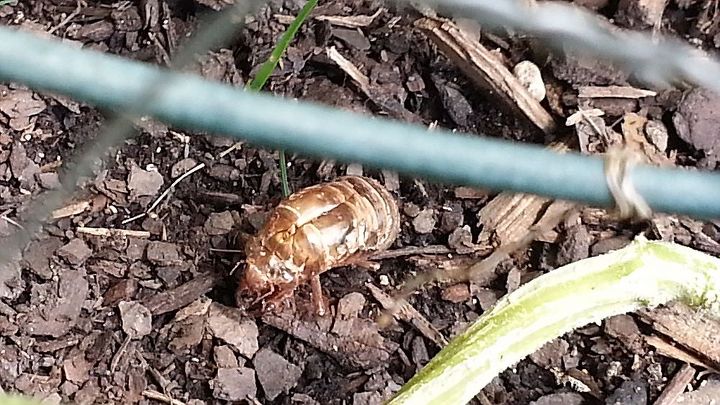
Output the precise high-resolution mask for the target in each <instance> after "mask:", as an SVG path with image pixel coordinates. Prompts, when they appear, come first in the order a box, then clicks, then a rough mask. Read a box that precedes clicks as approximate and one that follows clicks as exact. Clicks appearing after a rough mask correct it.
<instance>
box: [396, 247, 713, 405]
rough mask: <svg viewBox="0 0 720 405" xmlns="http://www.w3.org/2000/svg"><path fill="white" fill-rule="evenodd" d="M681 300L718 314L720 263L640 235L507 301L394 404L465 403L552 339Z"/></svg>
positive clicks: (416, 378)
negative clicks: (628, 243)
mask: <svg viewBox="0 0 720 405" xmlns="http://www.w3.org/2000/svg"><path fill="white" fill-rule="evenodd" d="M673 300H679V301H682V302H684V303H686V304H688V305H691V306H693V307H695V308H702V309H704V310H706V311H707V312H706V313H707V314H710V315H713V316H715V317H720V259H718V258H715V257H712V256H710V255H706V254H704V253H701V252H698V251H695V250H693V249H690V248H688V247H684V246H680V245H676V244H672V243H665V242H650V241H647V240H646V239H644V238H642V237H640V238H638V239H636V240H635V241H634V242H633V243H632V244H630V245H629V246H627V247H625V248H623V249H620V250H617V251H615V252H611V253H608V254H605V255H602V256H597V257H593V258H589V259H585V260H581V261H578V262H575V263H572V264H569V265H567V266H564V267H562V268H559V269H557V270H554V271H552V272H550V273H548V274H545V275H543V276H540V277H538V278H536V279H535V280H533V281H531V282H529V283H527V284H525V285H524V286H522V287H521V288H519V289H518V290H516V291H514V292H513V293H512V294H509V295H507V296H505V297H503V298H502V299H501V300H500V301H498V303H497V304H496V305H495V307H494V308H493V309H492V310H491V311H489V312H487V313H485V314H484V315H483V316H481V317H480V318H479V319H478V320H477V321H476V322H475V323H474V324H473V325H471V326H470V327H469V328H468V329H467V330H466V331H465V332H463V333H462V334H460V335H458V336H457V337H456V338H454V339H453V340H452V341H451V342H450V343H449V344H448V346H447V347H445V348H444V349H443V350H441V351H440V353H438V355H437V356H435V358H433V359H432V361H430V363H428V364H427V365H426V366H425V367H424V368H423V369H422V370H420V372H419V373H418V374H417V375H415V376H414V377H413V378H412V379H411V380H410V381H409V382H408V383H407V384H406V385H405V386H403V388H402V389H401V390H400V391H399V392H398V393H397V394H396V395H395V397H394V398H393V399H391V400H390V402H389V404H393V405H398V404H403V405H405V404H465V403H467V402H468V401H470V399H472V398H473V397H474V396H475V395H477V393H478V392H479V391H480V390H481V389H482V388H483V387H484V386H485V385H487V384H488V383H489V382H490V381H491V380H492V379H493V378H494V377H495V376H497V375H498V374H499V373H500V372H502V371H503V370H504V369H506V368H508V367H509V366H511V365H513V364H515V363H517V362H518V361H520V360H522V359H523V358H524V357H525V356H527V355H528V354H530V353H533V352H534V351H535V350H537V349H538V348H540V347H541V346H542V345H543V344H545V343H546V342H548V341H550V340H552V339H554V338H556V337H558V336H561V335H563V334H565V333H567V332H569V331H571V330H573V329H575V328H577V327H580V326H583V325H586V324H588V323H591V322H598V321H600V320H602V319H604V318H606V317H609V316H613V315H617V314H622V313H627V312H632V311H636V310H638V309H641V308H647V307H655V306H657V305H661V304H664V303H667V302H669V301H673Z"/></svg>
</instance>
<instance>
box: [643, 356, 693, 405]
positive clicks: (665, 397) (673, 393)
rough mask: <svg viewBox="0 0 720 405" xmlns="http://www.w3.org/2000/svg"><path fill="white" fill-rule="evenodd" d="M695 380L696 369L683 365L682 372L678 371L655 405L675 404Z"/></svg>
mask: <svg viewBox="0 0 720 405" xmlns="http://www.w3.org/2000/svg"><path fill="white" fill-rule="evenodd" d="M693 378H695V369H694V368H693V367H692V366H691V365H689V364H687V363H685V364H683V366H682V368H680V371H678V372H677V373H676V374H675V376H674V377H673V378H672V380H670V382H669V383H668V385H666V386H665V389H664V390H663V392H662V394H660V396H659V397H658V398H657V399H656V400H655V403H654V404H653V405H672V404H675V403H676V400H677V399H678V397H679V396H680V395H681V394H682V393H683V392H685V390H686V389H687V386H688V384H690V383H691V382H692V380H693Z"/></svg>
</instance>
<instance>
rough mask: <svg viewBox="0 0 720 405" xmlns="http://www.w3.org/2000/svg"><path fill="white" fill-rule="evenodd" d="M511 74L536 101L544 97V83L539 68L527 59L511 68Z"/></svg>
mask: <svg viewBox="0 0 720 405" xmlns="http://www.w3.org/2000/svg"><path fill="white" fill-rule="evenodd" d="M513 74H514V75H515V77H517V79H518V80H519V81H520V83H522V85H523V86H525V88H526V89H527V90H528V93H530V95H531V96H532V98H534V99H535V100H537V101H543V100H544V99H545V83H544V82H543V79H542V75H541V74H540V68H538V67H537V65H536V64H534V63H532V62H530V61H529V60H524V61H522V62H520V63H518V64H517V65H515V67H514V68H513Z"/></svg>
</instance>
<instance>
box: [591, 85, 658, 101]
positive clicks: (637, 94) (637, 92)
mask: <svg viewBox="0 0 720 405" xmlns="http://www.w3.org/2000/svg"><path fill="white" fill-rule="evenodd" d="M656 95H657V93H656V92H654V91H652V90H644V89H638V88H635V87H631V86H581V87H580V88H579V89H578V98H643V97H654V96H656Z"/></svg>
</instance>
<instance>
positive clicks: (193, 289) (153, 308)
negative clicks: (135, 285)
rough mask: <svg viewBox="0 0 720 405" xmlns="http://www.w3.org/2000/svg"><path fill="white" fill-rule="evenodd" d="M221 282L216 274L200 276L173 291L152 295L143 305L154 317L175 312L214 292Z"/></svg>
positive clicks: (143, 301)
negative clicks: (211, 291)
mask: <svg viewBox="0 0 720 405" xmlns="http://www.w3.org/2000/svg"><path fill="white" fill-rule="evenodd" d="M220 280H221V278H220V276H219V275H217V274H215V273H208V274H203V275H199V276H196V277H195V278H194V279H192V280H190V281H188V282H187V283H185V284H182V285H180V286H178V287H175V288H173V289H172V290H168V291H165V292H162V293H159V294H154V295H150V296H149V297H147V298H145V299H144V300H142V302H141V303H142V304H143V305H144V306H145V307H146V308H147V309H149V310H150V312H152V314H153V315H160V314H164V313H167V312H170V311H175V310H177V309H180V308H183V307H185V306H188V305H190V304H191V303H192V302H193V301H195V300H196V299H198V298H200V297H201V296H202V295H204V294H206V293H207V292H208V291H210V290H212V289H213V287H215V285H216V284H217V283H219V282H220Z"/></svg>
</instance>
